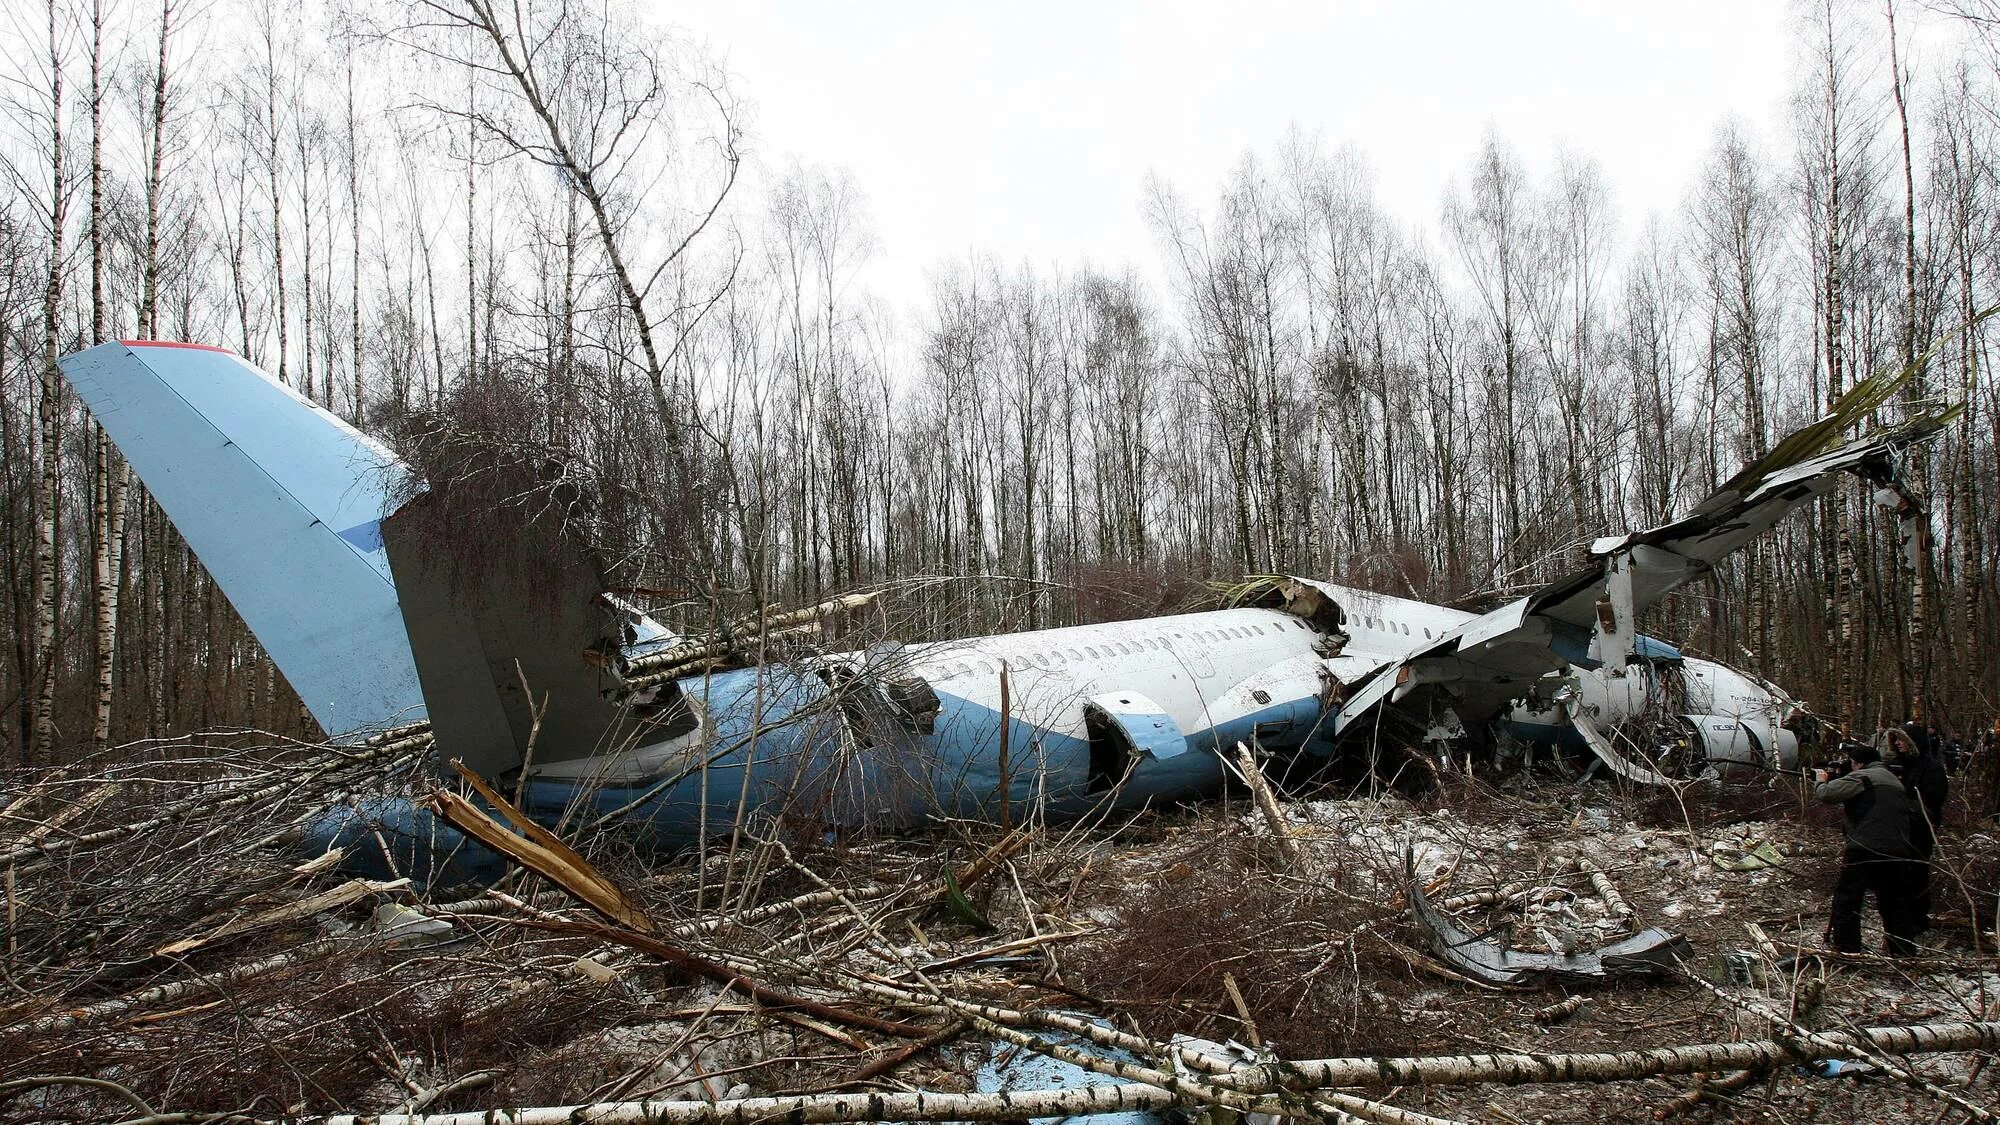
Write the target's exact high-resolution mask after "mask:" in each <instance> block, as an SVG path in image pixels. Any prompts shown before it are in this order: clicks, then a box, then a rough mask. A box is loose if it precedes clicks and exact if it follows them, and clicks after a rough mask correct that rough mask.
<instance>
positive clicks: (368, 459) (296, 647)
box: [61, 341, 425, 738]
mask: <svg viewBox="0 0 2000 1125" xmlns="http://www.w3.org/2000/svg"><path fill="white" fill-rule="evenodd" d="M61 366H62V371H63V375H64V376H65V377H66V378H68V380H69V382H70V385H71V386H72V387H74V388H75V390H76V393H77V396H78V397H79V398H81V399H82V400H83V401H84V404H85V405H87V406H88V407H89V408H90V412H91V415H92V416H93V417H95V418H96V419H97V421H98V422H99V424H101V425H102V426H103V427H104V431H105V433H107V434H109V435H110V436H111V440H112V441H113V442H115V443H117V446H118V450H119V452H120V453H122V454H124V456H125V460H126V461H128V462H129V463H130V464H131V466H132V469H133V471H134V472H136V473H138V474H139V478H140V479H141V480H142V481H144V482H145V484H146V487H147V489H148V490H150V491H151V492H152V494H153V497H154V498H155V499H156V500H158V501H159V503H160V507H161V508H163V509H165V510H166V513H167V516H168V517H169V518H170V519H172V520H173V521H174V527H175V528H176V529H178V530H179V531H180V533H181V535H182V537H183V538H185V539H186V540H187V541H188V545H189V546H190V547H192V548H193V549H194V552H195V555H196V556H197V557H199V558H200V559H201V562H202V565H203V566H205V567H207V568H208V572H209V574H210V575H212V576H213V577H214V578H215V581H216V583H217V584H218V585H219V586H221V587H222V591H223V593H224V594H225V595H227V596H228V598H229V603H230V604H231V605H233V606H235V607H236V611H237V612H238V613H239V614H241V615H242V616H243V620H244V621H245V623H247V624H248V625H249V626H250V629H251V631H252V632H254V633H256V635H257V640H258V641H259V642H260V643H262V644H263V646H264V650H265V651H266V652H268V653H270V654H271V659H272V660H274V661H275V662H276V663H277V665H278V668H279V670H280V671H282V672H283V673H284V674H285V679H286V680H287V681H288V682H289V683H290V684H291V685H292V688H293V690H295V691H297V692H298V693H299V697H300V698H301V699H302V700H304V701H305V705H306V708H307V710H309V711H311V712H312V715H313V718H315V719H317V720H318V721H319V724H320V726H321V727H323V728H325V730H326V732H327V733H328V734H329V735H332V736H334V737H336V738H342V737H345V736H349V735H355V734H362V733H366V732H367V731H368V730H370V729H375V728H380V727H382V726H385V725H393V724H397V723H406V722H411V721H414V720H417V719H421V718H423V717H424V714H425V712H424V700H423V693H422V691H421V690H420V689H419V687H418V683H417V669H416V663H415V661H414V660H413V659H412V657H411V655H410V642H409V638H408V636H407V635H406V634H405V632H404V630H403V618H402V613H401V611H400V610H399V609H398V607H397V602H396V587H395V583H394V582H393V580H392V579H391V577H390V571H389V561H388V556H387V555H386V554H385V553H384V551H383V547H382V534H381V520H382V518H383V517H384V516H386V515H387V514H388V513H389V512H390V511H391V510H393V508H394V506H395V502H396V499H397V497H398V495H399V493H400V492H402V491H404V489H405V485H406V482H407V474H408V470H407V468H406V467H405V466H404V465H403V464H402V462H401V461H399V460H398V459H397V458H396V456H395V455H394V454H393V453H391V452H389V450H388V449H386V448H384V447H383V446H382V445H381V444H380V443H379V442H376V441H375V440H374V439H372V438H370V437H368V436H367V435H366V434H363V433H361V432H360V431H358V430H356V429H355V428H354V427H352V426H350V425H348V424H347V423H346V422H344V421H342V420H341V419H340V418H338V417H336V416H335V415H333V414H331V413H329V412H328V411H326V410H323V409H321V408H320V407H319V406H317V405H315V404H313V403H312V402H310V401H308V400H306V399H304V398H302V397H300V396H299V395H298V394H297V393H295V392H294V391H292V390H291V388H289V387H285V386H282V385H280V384H279V383H278V382H277V381H276V380H274V379H272V378H271V377H270V376H268V375H265V374H264V373H263V372H261V371H259V370H257V369H256V368H255V367H252V366H251V365H249V364H248V363H245V362H244V361H243V360H241V359H239V358H237V357H236V356H235V355H233V354H231V353H229V352H227V351H225V350H223V349H220V348H211V347H207V346H204V345H194V344H167V343H158V342H152V341H118V342H112V343H105V344H99V345H98V346H97V347H94V348H90V349H88V350H86V351H81V352H78V353H76V354H74V355H71V356H67V357H65V358H64V359H63V360H62V361H61Z"/></svg>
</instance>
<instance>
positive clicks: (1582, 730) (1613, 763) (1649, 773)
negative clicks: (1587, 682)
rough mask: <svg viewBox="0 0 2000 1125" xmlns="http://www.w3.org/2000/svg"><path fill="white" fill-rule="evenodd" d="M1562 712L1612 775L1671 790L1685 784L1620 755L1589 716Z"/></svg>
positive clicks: (1570, 710)
mask: <svg viewBox="0 0 2000 1125" xmlns="http://www.w3.org/2000/svg"><path fill="white" fill-rule="evenodd" d="M1563 711H1564V714H1566V715H1567V716H1568V717H1569V721H1570V725H1571V726H1573V727H1575V728H1576V733H1578V734H1580V735H1582V736H1583V741H1584V744H1585V745H1587V746H1589V747H1590V752H1591V753H1593V754H1595V755H1597V760H1598V761H1600V762H1603V763H1604V764H1605V765H1606V766H1608V767H1610V769H1611V772H1612V773H1615V774H1617V775H1618V776H1619V777H1622V778H1624V779H1625V780H1627V781H1636V782H1638V783H1639V784H1641V785H1660V786H1665V787H1666V788H1669V789H1673V788H1677V787H1679V786H1681V785H1684V784H1687V783H1686V782H1680V781H1675V780H1674V779H1673V778H1671V777H1668V776H1667V775H1666V774H1663V773H1661V772H1659V771H1658V770H1655V769H1651V768H1649V767H1646V766H1642V765H1640V764H1639V763H1637V762H1634V761H1632V760H1631V759H1630V758H1627V757H1626V756H1625V755H1623V754H1620V753H1619V752H1618V748H1617V747H1615V746H1613V745H1611V740H1610V739H1609V738H1606V737H1605V736H1604V732H1603V731H1601V730H1598V729H1597V724H1596V723H1593V722H1591V721H1590V718H1589V716H1587V715H1585V714H1584V713H1583V712H1582V711H1581V710H1579V709H1578V708H1575V707H1569V706H1566V707H1564V709H1563Z"/></svg>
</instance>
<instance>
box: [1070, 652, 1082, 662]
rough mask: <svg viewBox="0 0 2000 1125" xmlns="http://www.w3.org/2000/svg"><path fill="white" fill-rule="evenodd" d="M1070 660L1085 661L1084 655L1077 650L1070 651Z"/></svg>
mask: <svg viewBox="0 0 2000 1125" xmlns="http://www.w3.org/2000/svg"><path fill="white" fill-rule="evenodd" d="M1069 658H1070V659H1071V660H1082V659H1083V654H1082V653H1080V652H1078V651H1076V650H1075V649H1070V650H1069Z"/></svg>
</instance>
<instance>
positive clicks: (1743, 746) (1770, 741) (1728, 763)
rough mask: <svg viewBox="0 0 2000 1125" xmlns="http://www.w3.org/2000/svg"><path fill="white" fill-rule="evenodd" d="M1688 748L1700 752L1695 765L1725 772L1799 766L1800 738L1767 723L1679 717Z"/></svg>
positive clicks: (1715, 717) (1690, 716)
mask: <svg viewBox="0 0 2000 1125" xmlns="http://www.w3.org/2000/svg"><path fill="white" fill-rule="evenodd" d="M1680 720H1681V722H1682V723H1683V724H1684V725H1685V726H1686V727H1687V730H1688V735H1689V741H1690V743H1691V745H1692V746H1693V747H1694V748H1696V749H1698V750H1699V751H1700V754H1699V756H1697V757H1696V760H1695V762H1694V763H1691V764H1693V765H1695V766H1696V767H1697V769H1699V763H1700V762H1701V761H1703V760H1706V761H1707V762H1708V763H1709V765H1711V766H1714V767H1716V768H1718V769H1720V770H1722V771H1724V772H1728V771H1729V768H1730V767H1732V766H1743V767H1750V768H1753V769H1791V768H1793V767H1794V766H1797V765H1798V762H1799V736H1798V735H1796V734H1793V733H1792V732H1791V731H1789V730H1786V729H1785V728H1784V727H1781V726H1777V725H1775V724H1770V723H1762V722H1757V721H1755V720H1750V721H1745V720H1742V719H1738V718H1736V717H1735V716H1733V715H1682V716H1680Z"/></svg>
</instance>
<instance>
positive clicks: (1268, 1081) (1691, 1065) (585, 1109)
mask: <svg viewBox="0 0 2000 1125" xmlns="http://www.w3.org/2000/svg"><path fill="white" fill-rule="evenodd" d="M1816 1039H1818V1040H1819V1041H1818V1042H1810V1043H1809V1042H1802V1041H1800V1040H1796V1039H1762V1040H1753V1041H1750V1042H1743V1043H1696V1044H1691V1045H1688V1046H1683V1047H1653V1048H1648V1049H1644V1050H1637V1051H1615V1052H1594V1053H1582V1054H1572V1055H1538V1054H1523V1053H1500V1054H1487V1055H1439V1056H1427V1057H1413V1058H1349V1059H1317V1060H1308V1061H1303V1062H1286V1063H1276V1064H1271V1065H1267V1066H1259V1067H1252V1068H1249V1069H1246V1070H1243V1071H1238V1072H1235V1073H1232V1074H1228V1075H1216V1076H1211V1077H1210V1078H1209V1079H1208V1081H1209V1082H1210V1083H1211V1084H1213V1085H1214V1086H1216V1087H1218V1088H1227V1087H1232V1086H1233V1087H1234V1088H1236V1089H1238V1090H1241V1091H1244V1092H1246V1093H1253V1094H1256V1095H1259V1096H1267V1095H1271V1094H1274V1093H1276V1092H1279V1091H1288V1092H1291V1093H1294V1094H1295V1093H1298V1092H1301V1091H1306V1090H1315V1089H1329V1088H1335V1087H1370V1088H1382V1087H1390V1086H1401V1085H1424V1086H1469V1085H1478V1084H1482V1083H1489V1082H1490V1083H1498V1084H1505V1085H1533V1084H1538V1083H1545V1082H1616V1081H1625V1080H1629V1079H1634V1078H1650V1077H1654V1076H1657V1075H1664V1074H1692V1073H1695V1072H1697V1071H1707V1072H1711V1073H1712V1072H1714V1071H1718V1070H1724V1069H1728V1070H1742V1069H1747V1068H1750V1067H1756V1066H1772V1065H1776V1064H1779V1063H1786V1062H1805V1061H1809V1060H1813V1059H1825V1058H1850V1057H1854V1056H1856V1055H1861V1054H1864V1053H1870V1052H1874V1053H1880V1054H1888V1055H1906V1054H1923V1053H1936V1052H1951V1051H1974V1050H1991V1049H1993V1048H1994V1047H1996V1046H2000V1022H1981V1023H1938V1024H1919V1025H1915V1026H1898V1027H1871V1028H1864V1029H1862V1030H1861V1031H1859V1032H1841V1033H1833V1032H1829V1033H1827V1034H1826V1035H1824V1036H1818V1037H1816ZM1185 1100H1186V1098H1185V1095H1181V1094H1176V1093H1175V1092H1174V1091H1172V1090H1167V1089H1164V1088H1161V1087H1158V1086H1149V1085H1146V1084H1143V1083H1136V1082H1135V1083H1128V1084H1125V1085H1118V1086H1087V1087H1082V1088H1078V1089H1070V1090H1025V1091H1012V1092H1006V1093H993V1094H938V1093H927V1092H923V1091H918V1092H915V1093H904V1094H880V1093H871V1094H806V1095H800V1096H795V1097H767V1098H737V1099H731V1100H726V1101H717V1102H696V1101H652V1102H601V1103H598V1104H596V1105H570V1106H548V1107H535V1108H516V1109H489V1110H478V1111H474V1112H467V1113H443V1114H431V1115H412V1114H375V1115H367V1114H344V1115H340V1116H334V1117H328V1118H323V1119H321V1120H323V1121H324V1122H325V1123H326V1125H364V1123H365V1125H570V1123H572V1122H578V1121H588V1122H591V1123H592V1125H638V1123H641V1122H644V1123H649V1125H751V1123H752V1122H763V1121H769V1120H780V1119H782V1120H785V1121H788V1122H792V1123H794V1125H802V1123H805V1122H822V1121H896V1120H902V1121H997V1120H1011V1119H1018V1118H1034V1117H1064V1116H1073V1115H1077V1114H1085V1113H1109V1112H1117V1111H1122V1110H1152V1109H1165V1108H1168V1107H1171V1106H1174V1105H1178V1104H1182V1103H1183V1102H1184V1101H1185ZM1273 1108H1274V1110H1275V1111H1277V1112H1285V1109H1284V1107H1283V1105H1282V1103H1278V1102H1277V1101H1276V1099H1275V1098H1274V1099H1273Z"/></svg>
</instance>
